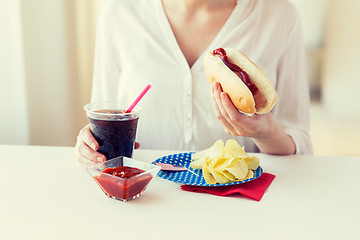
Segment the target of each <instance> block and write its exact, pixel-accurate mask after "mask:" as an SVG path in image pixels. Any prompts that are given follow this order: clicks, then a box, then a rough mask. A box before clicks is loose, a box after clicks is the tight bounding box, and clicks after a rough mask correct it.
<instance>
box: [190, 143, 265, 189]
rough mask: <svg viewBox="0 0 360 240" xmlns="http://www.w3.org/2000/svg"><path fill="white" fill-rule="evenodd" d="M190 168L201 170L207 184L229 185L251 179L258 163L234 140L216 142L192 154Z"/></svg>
mask: <svg viewBox="0 0 360 240" xmlns="http://www.w3.org/2000/svg"><path fill="white" fill-rule="evenodd" d="M191 160H192V162H191V163H190V166H191V167H192V168H195V169H202V173H203V176H204V179H205V181H206V182H207V183H208V184H216V183H229V182H235V181H242V180H245V179H248V178H253V176H254V172H253V171H252V170H255V169H257V168H258V166H259V164H260V162H259V159H258V158H257V157H254V156H249V155H248V154H247V153H246V152H245V150H244V148H243V147H241V146H240V145H239V144H238V143H237V142H236V140H235V139H230V140H227V141H226V144H225V145H224V141H223V140H218V141H216V142H215V143H214V144H213V145H212V146H211V147H209V148H208V149H205V150H202V151H200V152H196V153H193V154H192V157H191Z"/></svg>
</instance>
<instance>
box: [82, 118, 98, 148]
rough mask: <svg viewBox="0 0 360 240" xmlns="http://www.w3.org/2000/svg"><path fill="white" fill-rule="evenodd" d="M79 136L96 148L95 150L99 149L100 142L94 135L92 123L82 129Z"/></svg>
mask: <svg viewBox="0 0 360 240" xmlns="http://www.w3.org/2000/svg"><path fill="white" fill-rule="evenodd" d="M79 136H80V137H81V139H82V140H83V141H84V142H85V143H86V144H87V145H88V146H90V147H91V148H92V149H94V150H98V149H99V144H98V142H97V141H96V139H95V137H94V136H93V135H92V133H91V131H90V125H89V124H88V125H86V126H85V127H84V128H83V129H81V130H80V132H79Z"/></svg>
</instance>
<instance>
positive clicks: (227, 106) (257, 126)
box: [211, 82, 295, 154]
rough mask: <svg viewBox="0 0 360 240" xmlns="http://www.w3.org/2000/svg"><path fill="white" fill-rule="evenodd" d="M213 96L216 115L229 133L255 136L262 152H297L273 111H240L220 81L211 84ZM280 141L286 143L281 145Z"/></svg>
mask: <svg viewBox="0 0 360 240" xmlns="http://www.w3.org/2000/svg"><path fill="white" fill-rule="evenodd" d="M211 97H212V103H213V108H214V111H215V114H216V117H217V118H218V119H219V121H220V122H221V124H222V125H223V127H224V129H225V132H226V133H228V134H229V135H233V136H243V137H250V138H253V139H254V141H255V143H256V145H257V146H258V147H259V148H260V150H261V151H262V152H266V153H274V154H293V153H294V152H295V144H294V142H293V140H292V138H291V137H290V136H288V135H287V134H286V133H285V132H284V131H283V130H282V129H281V128H280V126H279V125H278V123H277V121H276V120H275V119H274V117H273V115H272V113H266V114H253V115H248V114H245V113H241V112H239V110H238V109H237V108H235V106H234V105H233V103H232V102H231V100H230V98H229V96H228V95H227V93H225V92H223V91H222V89H221V85H220V83H218V82H214V83H213V84H212V85H211ZM279 140H280V142H279ZM274 141H277V142H274ZM283 141H284V142H283ZM279 143H286V144H285V145H283V146H279ZM284 147H285V149H284Z"/></svg>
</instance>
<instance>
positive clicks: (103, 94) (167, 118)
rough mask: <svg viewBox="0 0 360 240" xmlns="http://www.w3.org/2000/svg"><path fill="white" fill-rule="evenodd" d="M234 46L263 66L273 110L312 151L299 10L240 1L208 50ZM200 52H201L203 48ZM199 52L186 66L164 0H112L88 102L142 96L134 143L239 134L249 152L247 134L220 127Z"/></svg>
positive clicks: (201, 144)
mask: <svg viewBox="0 0 360 240" xmlns="http://www.w3.org/2000/svg"><path fill="white" fill-rule="evenodd" d="M219 47H223V48H225V47H231V48H236V49H239V50H241V51H242V52H244V53H245V54H246V55H247V56H248V57H249V58H250V59H251V60H252V61H253V62H255V63H256V64H257V65H258V66H259V67H260V68H262V69H263V70H264V71H265V73H266V74H267V75H268V77H269V78H270V79H271V81H272V83H273V84H274V86H275V88H276V90H277V93H278V96H279V98H278V102H277V104H276V105H275V107H274V109H273V110H272V113H273V115H274V117H275V118H276V120H277V121H278V123H279V124H280V125H281V127H282V128H283V129H284V131H286V133H288V134H289V135H290V136H291V137H292V138H293V140H294V142H295V144H296V153H297V154H311V153H312V146H311V141H310V137H309V134H308V131H309V89H308V79H307V73H306V62H305V51H304V45H303V38H302V31H301V26H300V20H299V15H298V12H297V11H296V9H295V7H294V6H293V5H292V4H291V3H289V2H288V1H287V0H271V1H270V0H238V3H237V6H236V7H235V9H234V10H233V12H232V14H231V15H230V17H229V18H228V20H227V22H226V23H225V25H224V26H223V28H222V29H221V31H220V32H219V33H218V35H217V36H216V38H215V39H214V40H213V41H212V43H211V44H210V46H208V48H207V49H206V51H205V52H208V51H212V50H214V49H216V48H219ZM205 52H204V53H205ZM203 56H204V54H202V55H201V56H200V57H199V59H197V61H196V62H195V63H194V64H193V66H192V67H191V68H190V67H189V65H188V63H187V61H186V59H185V57H184V55H183V53H182V52H181V50H180V48H179V46H178V44H177V41H176V39H175V36H174V34H173V32H172V29H171V27H170V24H169V22H168V20H167V18H166V15H165V12H164V9H163V6H162V3H161V0H111V1H109V3H108V4H107V5H105V7H104V8H103V9H102V12H101V14H100V17H99V21H98V28H97V39H96V49H95V62H94V79H93V88H92V99H91V100H92V101H106V100H119V101H130V102H131V101H133V100H134V99H135V98H136V97H137V96H138V95H139V94H140V92H141V91H142V90H143V89H144V88H145V86H146V85H147V84H151V85H152V88H151V89H150V90H149V92H148V93H147V94H146V95H145V97H144V98H143V99H142V100H141V101H140V103H139V105H141V106H142V111H141V116H140V119H139V123H138V131H137V141H138V142H140V144H141V147H142V148H145V149H146V148H149V149H172V150H187V151H196V150H201V149H205V148H208V147H209V146H211V145H212V144H213V143H214V142H215V141H216V140H218V139H223V140H224V141H226V140H227V139H230V138H236V140H237V141H238V142H239V144H240V145H242V146H245V150H246V151H247V152H259V149H258V148H257V146H256V145H255V144H254V142H253V141H252V139H250V138H246V137H234V136H229V135H227V134H226V133H225V131H224V129H223V127H222V125H221V123H220V122H219V120H218V119H217V118H216V116H215V113H214V110H213V107H212V103H211V95H210V84H209V83H208V81H207V79H206V77H205V75H204V71H203Z"/></svg>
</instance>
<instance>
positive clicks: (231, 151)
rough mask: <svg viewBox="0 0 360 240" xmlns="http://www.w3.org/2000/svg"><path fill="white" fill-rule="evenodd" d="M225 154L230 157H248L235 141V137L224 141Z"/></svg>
mask: <svg viewBox="0 0 360 240" xmlns="http://www.w3.org/2000/svg"><path fill="white" fill-rule="evenodd" d="M225 155H227V156H232V157H237V158H241V157H249V155H247V153H246V152H245V151H244V149H243V148H242V147H241V146H240V145H239V144H238V143H237V141H236V140H235V139H230V140H227V141H226V145H225Z"/></svg>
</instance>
